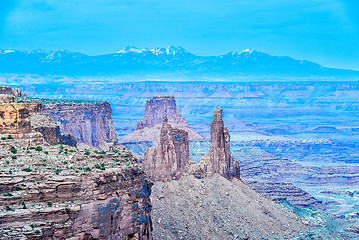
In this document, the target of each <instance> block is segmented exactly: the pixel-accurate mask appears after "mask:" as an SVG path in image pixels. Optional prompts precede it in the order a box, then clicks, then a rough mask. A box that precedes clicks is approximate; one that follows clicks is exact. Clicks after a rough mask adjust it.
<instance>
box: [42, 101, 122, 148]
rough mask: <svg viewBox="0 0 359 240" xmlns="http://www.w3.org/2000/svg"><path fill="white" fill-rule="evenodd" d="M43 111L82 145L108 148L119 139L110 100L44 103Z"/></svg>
mask: <svg viewBox="0 0 359 240" xmlns="http://www.w3.org/2000/svg"><path fill="white" fill-rule="evenodd" d="M42 113H43V114H45V115H46V116H48V117H50V118H51V119H52V120H53V121H55V122H56V123H57V124H58V125H59V126H60V130H61V131H62V132H68V133H70V134H71V135H72V136H74V138H75V139H76V141H77V143H78V145H79V146H80V147H92V146H93V147H96V148H99V149H103V150H108V149H110V148H111V146H113V145H114V144H115V142H116V141H117V136H116V133H115V128H114V126H113V122H112V110H111V106H110V103H109V102H93V103H92V102H88V103H55V104H44V107H43V110H42Z"/></svg>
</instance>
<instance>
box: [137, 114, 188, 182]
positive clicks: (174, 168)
mask: <svg viewBox="0 0 359 240" xmlns="http://www.w3.org/2000/svg"><path fill="white" fill-rule="evenodd" d="M189 161H190V159H189V143H188V133H187V132H186V131H184V130H181V129H176V128H172V126H171V125H170V124H169V123H168V121H167V118H166V117H163V123H162V128H161V134H160V140H159V143H158V146H157V147H150V148H148V149H147V150H146V152H145V155H144V161H143V164H144V167H145V169H146V173H147V175H148V177H149V178H150V179H151V180H153V181H159V180H161V181H167V180H171V179H177V178H179V177H180V176H181V174H183V171H184V169H185V167H186V165H187V164H188V163H189Z"/></svg>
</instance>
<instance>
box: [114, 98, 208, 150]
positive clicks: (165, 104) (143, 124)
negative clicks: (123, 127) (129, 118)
mask: <svg viewBox="0 0 359 240" xmlns="http://www.w3.org/2000/svg"><path fill="white" fill-rule="evenodd" d="M163 117H166V118H167V119H168V123H170V124H171V126H172V127H173V128H178V129H182V130H184V131H186V132H188V137H189V140H190V141H193V140H203V139H204V137H203V136H202V135H200V134H198V133H197V132H196V131H194V130H193V129H192V128H191V127H190V126H189V125H188V123H187V121H186V119H184V118H183V117H182V115H181V112H180V110H179V109H178V108H177V106H176V101H175V98H174V97H173V96H161V97H153V98H152V99H150V100H147V102H146V107H145V115H144V116H143V119H142V120H141V121H140V122H138V123H137V127H136V130H135V131H133V132H132V133H130V134H128V135H127V136H125V137H124V138H122V139H121V142H146V141H148V142H154V143H155V144H156V143H157V142H158V139H159V137H160V132H161V124H162V118H163Z"/></svg>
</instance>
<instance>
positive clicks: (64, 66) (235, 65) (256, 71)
mask: <svg viewBox="0 0 359 240" xmlns="http://www.w3.org/2000/svg"><path fill="white" fill-rule="evenodd" d="M0 73H36V74H44V73H46V74H63V75H94V74H95V75H118V74H137V73H142V74H153V73H156V74H157V73H169V74H171V73H182V74H197V75H198V74H204V75H232V76H233V75H263V74H264V75H282V76H284V75H290V76H333V75H335V76H338V75H339V76H341V75H345V76H347V75H348V76H359V73H358V72H357V71H351V70H341V69H331V68H325V67H322V66H320V65H319V64H316V63H312V62H309V61H305V60H296V59H293V58H290V57H278V56H271V55H269V54H266V53H263V52H260V51H257V50H250V49H246V50H244V51H242V52H235V51H231V52H229V53H227V54H224V55H220V56H196V55H194V54H192V53H190V52H188V51H186V50H185V49H183V48H181V47H175V46H172V45H171V46H169V47H167V48H152V49H147V48H136V47H133V46H129V47H126V48H124V49H122V50H120V51H117V52H115V53H113V54H106V55H98V56H88V55H85V54H82V53H78V52H70V51H67V50H65V51H56V52H51V51H43V50H34V51H31V52H29V51H16V50H12V49H10V50H0Z"/></svg>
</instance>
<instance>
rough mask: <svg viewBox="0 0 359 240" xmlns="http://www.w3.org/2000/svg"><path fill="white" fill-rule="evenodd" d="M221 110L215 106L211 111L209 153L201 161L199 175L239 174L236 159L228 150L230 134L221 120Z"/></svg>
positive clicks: (231, 175) (232, 175) (235, 175)
mask: <svg viewBox="0 0 359 240" xmlns="http://www.w3.org/2000/svg"><path fill="white" fill-rule="evenodd" d="M222 112H223V110H222V109H220V108H217V109H216V110H214V112H213V121H212V123H211V146H210V149H209V153H208V154H207V155H205V156H204V157H203V158H202V159H201V161H200V166H201V171H200V172H201V175H205V176H211V175H213V174H214V173H218V174H220V175H222V176H224V177H227V178H232V177H238V178H239V176H240V168H239V163H238V161H235V160H234V157H233V155H232V153H231V151H230V135H229V131H228V129H227V128H226V127H225V126H224V123H223V120H222Z"/></svg>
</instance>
